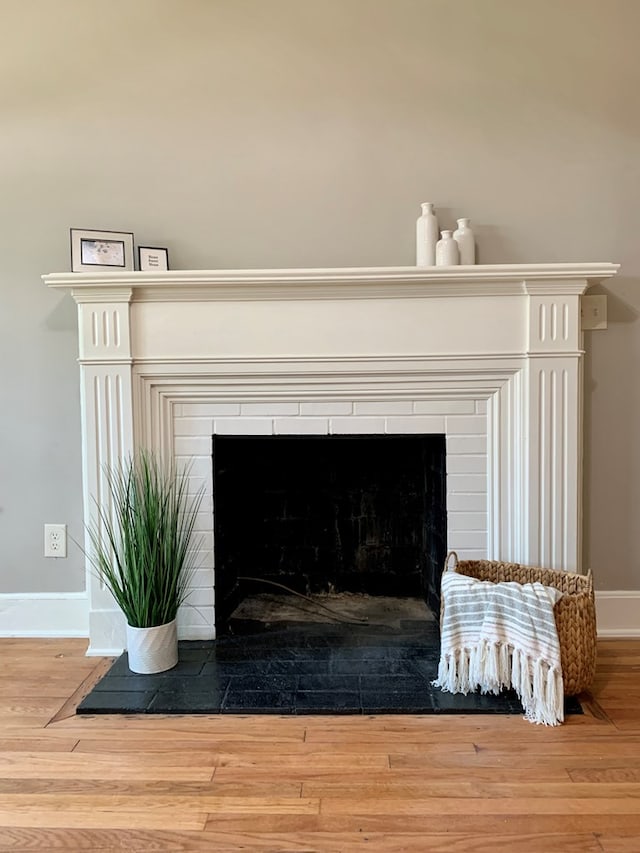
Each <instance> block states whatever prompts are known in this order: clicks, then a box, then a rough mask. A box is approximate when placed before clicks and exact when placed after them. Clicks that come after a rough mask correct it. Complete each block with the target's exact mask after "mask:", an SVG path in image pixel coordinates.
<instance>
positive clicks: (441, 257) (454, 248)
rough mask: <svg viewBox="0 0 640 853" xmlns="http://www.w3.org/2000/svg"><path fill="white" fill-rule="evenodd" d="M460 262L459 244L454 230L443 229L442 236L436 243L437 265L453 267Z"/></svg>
mask: <svg viewBox="0 0 640 853" xmlns="http://www.w3.org/2000/svg"><path fill="white" fill-rule="evenodd" d="M459 263H460V252H459V251H458V244H457V243H456V241H455V240H454V239H453V232H452V231H443V232H442V238H441V239H440V240H438V242H437V244H436V266H437V267H453V266H456V264H459Z"/></svg>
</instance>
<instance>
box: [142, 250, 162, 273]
mask: <svg viewBox="0 0 640 853" xmlns="http://www.w3.org/2000/svg"><path fill="white" fill-rule="evenodd" d="M138 269H139V270H145V271H149V270H168V269H169V250H168V249H157V248H153V247H152V246H138Z"/></svg>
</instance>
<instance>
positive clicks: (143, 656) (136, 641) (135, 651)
mask: <svg viewBox="0 0 640 853" xmlns="http://www.w3.org/2000/svg"><path fill="white" fill-rule="evenodd" d="M127 654H128V656H129V669H130V670H131V672H139V673H141V674H142V675H151V673H154V672H165V670H167V669H172V668H173V667H174V666H175V665H176V664H177V663H178V630H177V627H176V620H175V619H174V620H173V621H172V622H167V623H166V625H157V626H156V627H154V628H132V627H131V625H127Z"/></svg>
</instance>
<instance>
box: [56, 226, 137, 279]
mask: <svg viewBox="0 0 640 853" xmlns="http://www.w3.org/2000/svg"><path fill="white" fill-rule="evenodd" d="M132 269H133V234H131V233H130V232H128V231H95V230H88V231H82V230H80V229H79V228H72V229H71V271H72V272H95V271H97V270H132Z"/></svg>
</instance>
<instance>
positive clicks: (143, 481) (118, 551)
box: [89, 451, 202, 628]
mask: <svg viewBox="0 0 640 853" xmlns="http://www.w3.org/2000/svg"><path fill="white" fill-rule="evenodd" d="M105 474H106V478H107V482H108V486H109V492H110V497H111V503H112V506H111V508H109V507H107V506H99V505H98V506H97V516H96V519H95V522H94V523H93V524H92V525H91V526H90V527H89V538H90V541H91V546H92V549H91V550H92V553H91V554H90V560H91V562H92V564H93V567H94V569H95V570H96V571H97V573H98V575H99V576H100V577H101V578H102V579H103V581H104V583H105V584H106V586H107V588H108V589H109V591H110V592H111V594H112V595H113V597H114V598H115V600H116V602H117V603H118V605H119V607H120V608H121V609H122V612H123V613H124V615H125V618H126V620H127V622H128V624H129V625H131V626H132V627H133V628H153V627H155V626H157V625H164V624H166V623H167V622H171V621H172V620H173V619H175V618H176V614H177V612H178V607H179V606H180V605H181V604H182V602H183V601H184V600H185V597H186V594H187V588H188V583H189V578H190V576H191V573H192V572H193V570H194V568H195V567H194V565H193V548H192V538H193V530H194V525H195V521H196V514H197V512H198V510H199V508H200V504H201V502H202V491H200V492H199V493H198V494H196V495H195V496H189V495H188V494H187V486H188V481H187V475H188V471H185V472H184V473H183V474H178V473H177V472H176V470H175V467H174V466H173V465H172V466H171V467H169V468H165V467H164V466H163V465H162V463H161V462H160V461H159V460H158V459H157V458H156V457H155V456H154V455H153V454H151V453H149V452H148V451H140V452H138V453H137V454H136V455H135V456H134V457H132V458H130V459H129V460H128V461H127V462H126V463H125V464H124V465H121V466H118V467H115V468H112V469H105Z"/></svg>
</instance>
